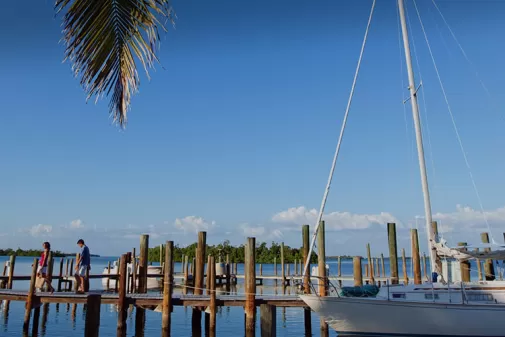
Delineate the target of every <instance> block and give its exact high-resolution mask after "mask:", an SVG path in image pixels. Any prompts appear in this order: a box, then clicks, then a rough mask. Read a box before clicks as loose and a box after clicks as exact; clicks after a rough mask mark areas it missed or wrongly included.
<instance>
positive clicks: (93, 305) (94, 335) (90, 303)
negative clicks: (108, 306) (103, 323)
mask: <svg viewBox="0 0 505 337" xmlns="http://www.w3.org/2000/svg"><path fill="white" fill-rule="evenodd" d="M101 302H102V296H101V295H100V294H89V295H88V297H87V299H86V304H87V308H86V324H85V325H84V337H98V336H99V331H100V304H101Z"/></svg>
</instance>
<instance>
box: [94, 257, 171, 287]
mask: <svg viewBox="0 0 505 337" xmlns="http://www.w3.org/2000/svg"><path fill="white" fill-rule="evenodd" d="M138 272H139V267H138V265H137V274H138ZM108 273H109V269H108V267H105V268H104V269H103V272H102V274H103V275H107V274H108ZM110 273H111V275H117V274H119V265H118V263H117V261H114V263H113V264H112V265H111V266H110ZM126 273H127V275H128V278H129V277H130V275H131V274H132V264H131V263H128V264H127V267H126ZM147 275H159V277H158V276H156V277H148V278H147V289H158V288H161V286H162V284H161V276H162V268H161V266H147ZM107 280H108V278H107V277H104V278H102V286H103V287H104V288H105V287H107ZM138 284H139V280H138V278H137V281H136V285H137V286H138ZM115 286H116V280H115V279H112V278H111V279H110V281H109V287H110V288H114V287H115Z"/></svg>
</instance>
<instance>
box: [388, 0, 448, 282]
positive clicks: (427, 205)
mask: <svg viewBox="0 0 505 337" xmlns="http://www.w3.org/2000/svg"><path fill="white" fill-rule="evenodd" d="M398 9H399V12H400V22H401V27H402V36H403V46H404V49H405V60H406V63H407V70H408V75H409V91H410V102H411V104H412V117H413V119H414V127H415V130H416V144H417V156H418V158H419V169H420V173H421V185H422V187H423V197H424V218H425V220H426V231H427V233H428V248H429V251H430V267H431V271H432V272H437V273H438V274H440V272H441V271H440V270H436V269H437V264H436V257H437V256H436V250H435V249H434V247H433V243H434V242H435V240H436V238H435V237H434V233H433V232H432V230H431V222H432V217H431V202H430V191H429V189H428V177H427V175H426V164H425V161H424V149H423V136H422V133H421V121H420V119H419V107H418V105H417V88H416V84H415V81H414V71H413V70H412V59H411V55H410V46H409V35H408V30H407V23H406V21H405V7H404V4H403V0H398Z"/></svg>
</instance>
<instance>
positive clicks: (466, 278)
mask: <svg viewBox="0 0 505 337" xmlns="http://www.w3.org/2000/svg"><path fill="white" fill-rule="evenodd" d="M467 245H468V244H467V243H466V242H458V246H459V247H462V246H467ZM462 251H467V249H466V248H464V249H462ZM459 269H460V271H461V281H463V282H470V262H469V261H461V262H460V263H459Z"/></svg>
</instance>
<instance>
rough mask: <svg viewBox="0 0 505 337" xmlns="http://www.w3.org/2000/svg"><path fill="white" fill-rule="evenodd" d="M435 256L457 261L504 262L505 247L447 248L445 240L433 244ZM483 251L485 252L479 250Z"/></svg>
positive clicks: (474, 246)
mask: <svg viewBox="0 0 505 337" xmlns="http://www.w3.org/2000/svg"><path fill="white" fill-rule="evenodd" d="M433 246H434V248H435V249H436V250H437V254H438V255H439V256H441V257H449V258H451V257H452V258H454V259H456V260H459V261H465V260H469V259H493V260H505V245H497V244H489V243H488V244H481V245H467V246H458V247H449V246H447V242H446V241H445V240H443V239H442V240H440V242H437V243H434V244H433ZM481 249H485V250H481Z"/></svg>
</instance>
